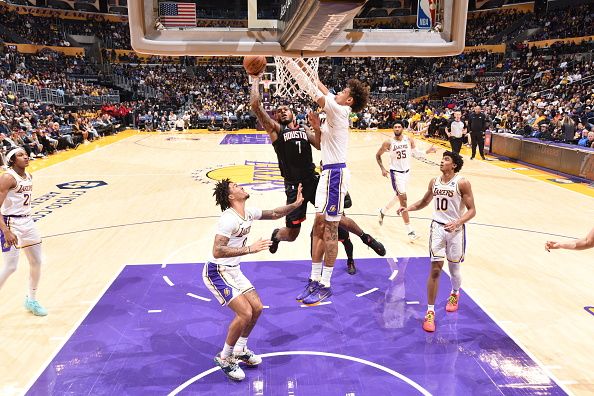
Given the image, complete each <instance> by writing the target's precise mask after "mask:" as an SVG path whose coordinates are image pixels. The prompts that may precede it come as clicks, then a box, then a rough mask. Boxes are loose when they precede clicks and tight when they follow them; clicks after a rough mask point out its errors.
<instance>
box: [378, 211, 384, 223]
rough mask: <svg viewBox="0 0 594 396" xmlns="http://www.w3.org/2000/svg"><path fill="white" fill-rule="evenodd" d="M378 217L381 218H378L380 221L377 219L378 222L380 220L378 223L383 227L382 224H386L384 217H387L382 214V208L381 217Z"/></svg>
mask: <svg viewBox="0 0 594 396" xmlns="http://www.w3.org/2000/svg"><path fill="white" fill-rule="evenodd" d="M378 216H379V217H378V219H377V220H378V222H379V225H382V224H384V216H385V215H384V212H382V209H381V208H380V209H379V215H378Z"/></svg>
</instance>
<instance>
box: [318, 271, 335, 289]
mask: <svg viewBox="0 0 594 396" xmlns="http://www.w3.org/2000/svg"><path fill="white" fill-rule="evenodd" d="M333 270H334V267H326V266H324V269H323V270H322V281H321V282H320V283H321V284H322V285H324V287H330V278H331V277H332V271H333Z"/></svg>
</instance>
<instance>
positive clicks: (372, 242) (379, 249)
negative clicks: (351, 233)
mask: <svg viewBox="0 0 594 396" xmlns="http://www.w3.org/2000/svg"><path fill="white" fill-rule="evenodd" d="M361 240H362V241H363V243H364V244H366V245H367V246H369V247H370V248H372V249H373V251H374V252H376V253H377V254H378V255H379V256H385V255H386V248H385V247H384V245H382V244H381V243H380V242H378V241H377V240H376V239H375V238H374V237H372V236H371V235H369V234H365V233H363V235H361Z"/></svg>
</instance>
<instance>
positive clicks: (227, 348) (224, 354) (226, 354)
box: [221, 343, 233, 359]
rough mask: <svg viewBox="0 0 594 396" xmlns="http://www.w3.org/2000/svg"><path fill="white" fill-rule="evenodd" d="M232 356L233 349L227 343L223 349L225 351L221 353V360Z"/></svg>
mask: <svg viewBox="0 0 594 396" xmlns="http://www.w3.org/2000/svg"><path fill="white" fill-rule="evenodd" d="M231 354H233V347H232V346H231V345H227V343H225V346H224V347H223V350H222V351H221V358H223V359H225V358H228V357H229V356H231Z"/></svg>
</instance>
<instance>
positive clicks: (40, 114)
mask: <svg viewBox="0 0 594 396" xmlns="http://www.w3.org/2000/svg"><path fill="white" fill-rule="evenodd" d="M580 10H581V12H576V11H575V10H572V9H568V10H566V11H563V12H566V13H567V15H569V16H568V18H570V21H572V22H571V23H569V24H568V29H569V30H571V31H573V30H575V32H573V33H572V34H577V35H582V33H583V32H587V31H588V30H584V31H579V32H578V31H577V30H579V29H581V28H580V26H582V28H585V27H584V26H583V25H581V24H583V23H584V21H590V22H591V19H589V18H591V10H592V8H591V7H590V6H586V7H582V8H580ZM0 13H2V15H0V18H2V20H0V23H3V24H6V23H8V24H9V25H10V26H11V29H13V25H14V29H13V30H14V31H15V32H17V33H19V34H21V33H23V34H24V31H21V30H19V29H21V28H22V27H23V26H25V27H26V26H27V25H26V24H27V23H29V25H31V23H32V22H33V24H35V26H41V27H42V28H43V29H47V31H45V32H43V34H42V32H41V30H39V29H31V30H30V32H29V34H28V35H27V36H26V37H27V38H29V39H30V40H31V41H33V42H37V43H50V42H51V43H55V42H56V41H52V40H54V38H58V39H62V40H63V39H65V37H66V36H65V34H67V33H68V34H84V35H89V34H94V35H96V36H98V37H100V38H101V39H102V41H103V42H104V43H105V44H106V46H105V47H104V51H103V58H104V60H106V61H109V62H111V63H112V64H111V66H110V71H109V72H110V73H113V74H114V75H119V76H122V77H125V78H126V79H127V80H128V81H130V82H131V85H132V87H131V92H132V94H133V95H132V101H128V102H126V103H123V104H121V105H117V106H103V107H102V108H94V109H92V110H90V111H87V110H82V109H66V108H60V107H57V106H54V105H51V104H42V103H32V102H30V101H27V100H24V99H22V98H19V97H18V95H16V94H15V93H14V92H8V91H6V90H5V89H3V88H2V85H1V84H0V106H1V107H0V139H1V140H2V147H3V149H4V150H6V149H7V148H8V147H10V146H13V145H20V146H23V147H26V150H27V151H28V152H29V153H30V154H31V156H33V157H37V156H43V155H47V154H50V153H52V152H54V151H55V150H61V149H73V148H75V147H76V146H77V144H81V143H84V142H85V141H90V140H93V139H95V138H98V137H100V136H101V135H106V134H111V133H115V132H117V130H118V129H120V128H122V127H125V126H131V125H132V124H135V125H137V126H139V127H140V128H142V129H146V130H161V131H167V130H184V129H188V128H197V127H198V128H208V129H210V130H213V131H214V130H232V129H237V128H241V127H254V126H255V117H254V116H253V114H250V111H249V105H248V103H249V90H250V86H249V83H248V78H247V75H246V73H245V71H244V70H243V68H242V67H241V59H239V58H205V59H194V58H180V59H173V58H162V57H152V58H148V59H141V58H139V57H137V56H135V55H123V56H118V55H116V53H115V51H113V48H129V38H128V37H129V36H128V30H127V29H128V27H127V25H126V24H123V23H114V22H109V23H108V22H106V21H99V20H92V21H77V20H60V19H59V18H58V17H55V16H52V17H47V18H38V17H33V16H30V15H22V14H16V13H14V12H13V13H10V12H6V11H2V10H0ZM484 15H485V18H487V21H488V23H487V22H485V19H482V18H476V19H471V20H469V29H468V37H467V40H468V42H470V43H473V44H480V43H484V42H485V41H486V40H488V39H489V38H490V37H492V36H493V35H494V34H495V33H497V32H500V31H501V30H503V27H504V26H506V25H509V24H510V22H511V21H517V20H519V19H521V18H525V20H528V21H529V20H530V18H531V17H530V16H528V17H526V15H521V14H519V13H516V12H511V11H510V12H497V13H485V14H484ZM546 18H547V19H540V20H539V21H538V22H537V23H538V24H539V26H541V27H542V26H544V28H543V29H542V31H541V32H540V33H538V34H545V33H543V32H546V35H552V36H555V35H557V36H564V35H567V34H569V33H567V32H565V31H564V30H562V29H558V26H557V25H558V24H559V21H558V20H557V16H556V14H552V13H549V14H547V17H546ZM41 19H43V20H44V21H43V22H42V23H38V21H39V20H41ZM503 21H504V22H503ZM546 21H551V23H550V24H546ZM555 21H556V22H555ZM526 26H532V25H530V24H528V25H526ZM376 27H379V25H378V26H376ZM572 29H573V30H572ZM576 29H577V30H576ZM578 33H579V34H578ZM1 34H2V33H1V32H0V35H1ZM52 37H53V38H52ZM539 37H540V36H539ZM547 37H548V36H547ZM44 40H45V41H44ZM108 43H109V44H108ZM592 47H593V43H592V42H585V43H581V44H554V45H553V46H551V47H549V48H536V47H530V46H528V45H525V44H523V43H517V44H516V45H515V46H514V47H513V50H514V56H515V57H506V58H503V55H502V54H493V53H488V52H469V53H464V54H462V55H459V56H455V57H447V58H421V59H411V58H334V59H332V58H323V59H321V61H320V68H319V74H320V79H321V80H322V81H324V82H325V83H326V84H327V85H329V86H331V87H334V88H335V89H337V90H338V89H340V88H341V87H344V86H345V84H346V80H347V79H348V78H352V77H356V78H359V79H361V80H363V81H364V82H366V83H367V84H368V85H369V86H370V89H371V92H372V99H371V101H370V103H369V105H368V106H367V108H366V109H365V110H363V111H362V112H360V113H357V114H352V115H351V121H352V126H353V127H354V128H358V129H370V128H371V129H373V128H390V127H391V126H392V124H393V122H394V121H395V120H396V119H405V120H407V122H408V124H409V126H410V128H411V129H413V130H415V131H418V132H419V133H423V134H425V135H427V136H433V137H438V138H444V137H445V126H446V125H447V121H448V120H449V119H450V118H451V116H452V113H453V111H454V110H461V111H462V112H464V113H466V112H468V111H469V110H470V109H471V108H472V107H474V106H475V105H480V106H482V108H483V111H484V112H485V114H486V115H487V118H488V120H489V122H490V129H491V130H493V131H497V132H510V133H517V134H522V135H525V136H532V137H538V138H543V139H548V140H557V141H565V142H572V143H577V144H580V145H583V146H591V145H592V140H593V139H594V125H593V124H594V95H593V92H594V90H593V89H594V83H593V82H592V81H594V79H591V78H590V77H594V63H593V59H592V57H591V56H575V55H573V54H579V53H588V52H590V55H591V52H592ZM568 54H569V55H570V56H567V55H568ZM116 60H119V61H121V62H122V63H114V61H116ZM104 72H105V71H104V69H103V68H100V67H99V66H98V65H95V64H94V63H92V62H90V61H89V60H88V59H87V58H84V57H67V56H65V55H63V54H60V53H56V52H53V51H47V50H46V51H43V52H41V53H38V54H35V55H24V54H18V53H16V52H15V51H12V50H9V51H6V53H4V54H2V55H1V56H0V80H5V81H10V82H13V83H26V84H31V85H34V86H38V87H46V88H52V89H56V90H60V91H61V92H63V93H64V94H67V95H88V96H99V95H104V94H108V93H111V92H113V91H112V89H113V88H109V87H106V86H104V85H101V79H99V81H98V82H96V83H89V82H85V81H84V80H77V79H75V78H74V77H73V76H75V75H97V76H99V77H101V75H102V73H104ZM485 76H491V77H493V76H494V78H492V79H491V80H494V81H491V82H481V83H479V84H478V85H477V88H475V89H472V90H467V91H464V92H462V93H459V94H457V95H452V96H450V97H449V98H447V99H446V100H436V99H434V98H425V99H423V100H419V101H415V102H413V101H405V100H404V99H403V98H404V96H403V95H401V94H404V93H406V92H408V90H409V89H411V88H415V87H420V86H431V87H435V86H436V85H437V84H438V83H440V82H443V81H450V80H451V81H467V82H472V81H477V80H478V79H480V78H482V77H485ZM139 87H150V88H152V89H153V90H154V91H155V92H156V93H157V94H156V95H155V97H152V98H150V99H147V98H143V97H139V96H135V95H134V93H135V92H136V91H137V89H138V88H139ZM263 97H264V98H265V100H266V106H267V108H269V109H272V108H274V107H275V106H277V105H278V104H280V103H281V102H283V101H284V99H281V98H276V97H274V96H272V95H271V91H269V92H265V94H264V95H263ZM290 105H291V107H292V108H293V110H294V112H295V114H296V117H297V119H298V120H300V121H305V119H306V112H307V110H308V109H309V108H311V107H312V103H311V101H309V100H293V101H292V102H291V103H290ZM590 135H591V136H592V138H591V137H590Z"/></svg>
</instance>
